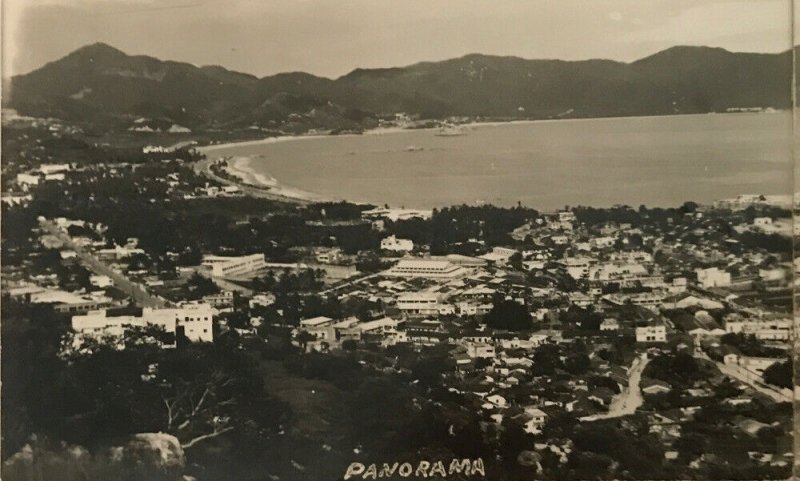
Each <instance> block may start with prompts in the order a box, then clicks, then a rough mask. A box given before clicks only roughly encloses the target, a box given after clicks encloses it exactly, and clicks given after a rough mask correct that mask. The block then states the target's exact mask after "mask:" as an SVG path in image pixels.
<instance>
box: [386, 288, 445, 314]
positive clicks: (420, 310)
mask: <svg viewBox="0 0 800 481" xmlns="http://www.w3.org/2000/svg"><path fill="white" fill-rule="evenodd" d="M443 298H444V296H443V295H442V294H440V293H438V292H410V293H407V294H402V295H400V296H398V297H397V308H398V309H399V310H400V313H401V314H404V315H407V316H434V315H438V314H439V310H440V307H441V306H440V303H441V301H442V300H443Z"/></svg>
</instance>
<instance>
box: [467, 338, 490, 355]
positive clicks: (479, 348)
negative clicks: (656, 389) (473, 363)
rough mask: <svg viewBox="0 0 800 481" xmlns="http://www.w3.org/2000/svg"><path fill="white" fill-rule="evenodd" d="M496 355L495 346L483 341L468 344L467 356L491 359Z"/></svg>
mask: <svg viewBox="0 0 800 481" xmlns="http://www.w3.org/2000/svg"><path fill="white" fill-rule="evenodd" d="M495 355H496V353H495V349H494V346H493V345H491V344H486V343H482V342H470V343H468V344H467V356H469V357H470V358H473V359H475V358H479V359H491V358H494V357H495Z"/></svg>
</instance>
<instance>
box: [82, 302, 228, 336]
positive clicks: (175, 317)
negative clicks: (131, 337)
mask: <svg viewBox="0 0 800 481" xmlns="http://www.w3.org/2000/svg"><path fill="white" fill-rule="evenodd" d="M213 316H214V310H213V308H212V307H211V306H210V305H208V304H186V305H184V306H181V307H174V308H166V309H153V308H149V307H145V308H142V309H99V310H95V311H90V312H88V313H86V314H84V315H80V316H72V330H73V331H75V332H76V333H77V334H78V335H79V336H84V337H94V338H103V337H116V338H119V339H120V341H122V340H124V336H125V333H126V331H127V330H129V329H131V328H137V327H147V326H159V327H162V328H163V329H164V331H165V332H167V333H169V334H177V333H178V332H179V331H180V332H182V333H183V335H185V336H186V337H187V338H188V339H189V340H190V341H192V342H213V341H214V332H213Z"/></svg>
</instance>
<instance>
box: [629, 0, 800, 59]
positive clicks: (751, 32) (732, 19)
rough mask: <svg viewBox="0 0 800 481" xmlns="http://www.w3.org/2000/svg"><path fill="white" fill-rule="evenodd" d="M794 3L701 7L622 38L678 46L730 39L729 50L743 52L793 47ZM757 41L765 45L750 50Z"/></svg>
mask: <svg viewBox="0 0 800 481" xmlns="http://www.w3.org/2000/svg"><path fill="white" fill-rule="evenodd" d="M790 4H791V1H789V0H783V1H752V0H736V1H725V2H717V3H710V4H704V5H697V6H693V7H690V8H686V9H682V10H679V11H678V12H677V13H675V14H673V15H669V16H666V18H665V21H663V22H662V23H661V24H660V25H658V26H656V27H654V28H652V27H650V26H647V28H638V29H635V30H632V31H630V32H628V33H626V34H624V35H622V36H621V37H620V38H621V40H622V41H623V42H627V43H637V42H651V43H658V42H671V43H674V42H675V41H676V39H680V41H681V42H682V43H684V44H692V45H718V44H720V42H721V41H722V40H726V43H728V44H729V47H731V48H738V49H740V50H751V49H755V50H761V49H765V48H766V49H768V50H770V51H776V50H781V49H784V48H789V46H790V45H791V38H790V36H789V35H790V26H791V19H790V11H791V10H790ZM633 23H635V22H633ZM635 24H636V23H635ZM637 25H639V24H637ZM782 35H785V45H781V43H782V41H783V38H784V37H783V36H782ZM733 36H739V37H740V38H741V41H740V43H741V45H731V44H730V42H731V41H732V38H733ZM754 38H755V39H757V40H759V43H761V44H762V45H750V46H749V47H750V48H748V45H746V43H745V42H746V41H749V42H752V40H753V39H754Z"/></svg>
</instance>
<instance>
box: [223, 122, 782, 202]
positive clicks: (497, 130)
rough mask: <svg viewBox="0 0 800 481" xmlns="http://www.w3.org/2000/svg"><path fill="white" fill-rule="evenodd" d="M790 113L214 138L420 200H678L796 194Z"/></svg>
mask: <svg viewBox="0 0 800 481" xmlns="http://www.w3.org/2000/svg"><path fill="white" fill-rule="evenodd" d="M791 134H792V132H791V114H790V113H785V112H784V113H776V114H749V113H746V114H716V115H682V116H667V117H639V118H615V119H588V120H561V121H546V122H526V123H512V124H500V125H480V126H474V127H472V128H471V129H470V130H469V131H468V132H467V133H466V135H461V136H452V137H441V136H436V135H434V132H433V131H430V130H425V131H402V132H397V133H386V134H378V135H360V136H331V137H324V138H308V139H301V140H297V141H286V142H275V143H265V144H249V145H239V146H236V145H234V146H230V147H225V148H222V149H216V150H214V151H213V153H211V154H209V155H213V156H223V155H247V156H251V157H252V158H253V160H252V162H251V166H252V169H253V170H254V171H256V172H259V173H263V174H267V175H270V176H272V177H275V178H276V179H278V181H279V182H280V183H282V184H285V185H288V186H291V187H296V188H300V189H303V190H306V191H310V192H314V193H317V194H321V195H323V196H326V197H329V198H335V199H348V200H353V201H364V202H370V203H375V204H380V205H382V204H384V203H388V204H389V205H392V206H397V207H399V206H405V207H415V208H431V207H441V206H446V205H453V204H461V203H466V204H473V205H474V204H476V203H492V204H496V205H504V206H510V205H516V204H517V203H518V202H521V203H522V204H523V205H526V206H530V207H534V208H540V209H554V208H558V207H563V206H565V205H570V206H574V205H579V204H581V205H596V206H608V205H612V204H618V203H624V204H629V205H632V206H639V205H640V204H647V205H653V206H655V205H658V206H664V207H667V206H677V205H680V204H681V203H683V202H684V201H687V200H693V201H696V202H711V201H714V200H716V199H721V198H726V197H732V196H735V195H738V194H750V193H753V194H756V193H760V194H789V193H791V192H792V190H793V186H792V175H791V172H792V157H791V145H790V141H791Z"/></svg>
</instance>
